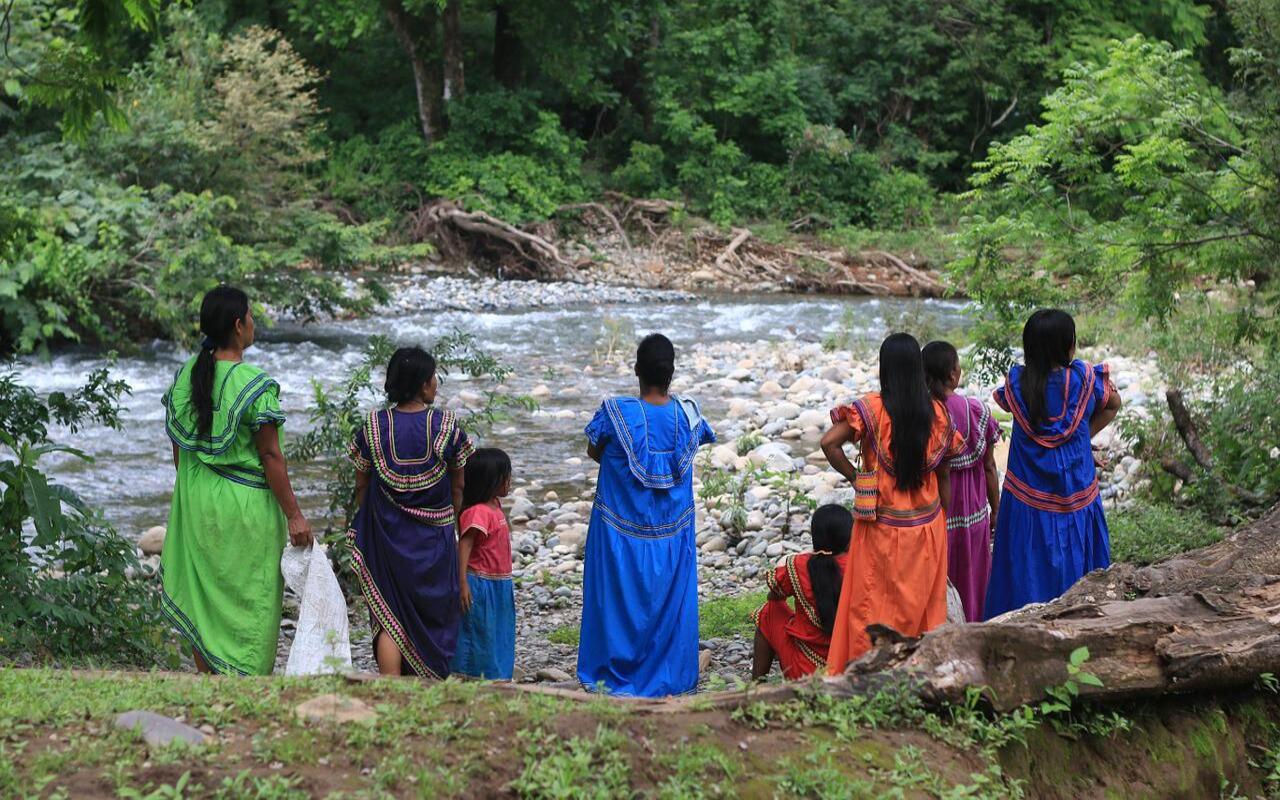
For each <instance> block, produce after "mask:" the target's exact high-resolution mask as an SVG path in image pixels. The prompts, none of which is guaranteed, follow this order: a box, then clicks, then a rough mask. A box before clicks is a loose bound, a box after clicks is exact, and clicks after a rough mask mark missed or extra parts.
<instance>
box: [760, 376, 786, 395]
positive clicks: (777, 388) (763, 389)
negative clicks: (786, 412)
mask: <svg viewBox="0 0 1280 800" xmlns="http://www.w3.org/2000/svg"><path fill="white" fill-rule="evenodd" d="M781 395H782V386H781V385H779V383H778V382H777V381H773V380H769V381H765V382H764V383H762V384H760V396H761V397H780V396H781Z"/></svg>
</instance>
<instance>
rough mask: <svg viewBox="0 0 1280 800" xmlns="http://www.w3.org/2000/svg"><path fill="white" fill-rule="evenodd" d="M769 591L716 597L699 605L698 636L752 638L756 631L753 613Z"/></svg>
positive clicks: (705, 637) (762, 603) (709, 637)
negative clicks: (752, 617)
mask: <svg viewBox="0 0 1280 800" xmlns="http://www.w3.org/2000/svg"><path fill="white" fill-rule="evenodd" d="M767 595H768V592H749V593H747V594H742V595H737V596H727V597H715V598H712V599H710V600H706V601H704V602H702V603H700V604H699V605H698V638H700V639H726V638H732V637H736V636H741V637H745V638H746V639H748V640H750V639H751V637H752V636H753V635H754V632H755V623H753V622H752V621H751V615H752V614H753V613H755V610H756V609H758V608H759V607H760V606H762V605H764V601H765V599H766V598H767Z"/></svg>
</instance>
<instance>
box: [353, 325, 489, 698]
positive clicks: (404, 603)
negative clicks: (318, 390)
mask: <svg viewBox="0 0 1280 800" xmlns="http://www.w3.org/2000/svg"><path fill="white" fill-rule="evenodd" d="M437 388H438V381H437V379H436V362H435V359H434V358H432V357H431V355H430V354H429V353H427V352H426V351H424V350H422V349H421V348H419V347H402V348H400V349H399V350H397V351H396V352H395V354H394V355H393V356H392V357H391V362H390V363H389V364H388V365H387V381H386V391H387V401H388V404H389V405H390V407H389V408H384V409H379V410H376V411H373V412H370V414H369V415H368V417H366V418H365V422H364V427H363V428H361V430H359V431H358V432H357V433H356V436H355V441H354V442H353V443H352V445H351V460H352V461H353V462H355V465H356V500H357V502H359V503H360V508H359V510H358V511H357V512H356V517H355V521H354V524H353V525H352V528H351V530H350V531H349V532H348V533H347V538H348V545H349V546H350V548H351V555H352V559H353V560H354V562H355V566H356V573H357V574H358V575H359V578H360V588H361V589H362V591H363V592H364V597H365V600H366V601H367V602H368V603H369V616H370V625H371V627H372V628H373V651H374V657H375V658H376V659H377V660H378V671H379V672H381V673H382V674H384V675H402V674H413V675H420V676H422V677H431V678H444V677H446V676H448V674H449V660H450V659H451V658H452V657H453V653H454V647H455V645H456V643H457V638H458V625H459V622H460V619H461V613H462V611H461V606H460V604H459V600H458V592H459V583H458V581H459V578H458V545H457V533H456V527H455V524H454V522H455V520H456V519H457V517H458V513H459V510H460V508H461V505H462V489H463V481H464V478H463V468H464V467H465V466H466V463H467V458H468V457H469V456H470V454H471V451H472V447H471V443H470V442H468V441H467V435H466V434H465V433H463V432H462V429H461V428H460V427H458V423H457V420H456V419H454V416H453V414H452V413H450V412H448V411H442V410H440V409H435V408H432V407H431V404H432V403H434V402H435V399H436V390H437Z"/></svg>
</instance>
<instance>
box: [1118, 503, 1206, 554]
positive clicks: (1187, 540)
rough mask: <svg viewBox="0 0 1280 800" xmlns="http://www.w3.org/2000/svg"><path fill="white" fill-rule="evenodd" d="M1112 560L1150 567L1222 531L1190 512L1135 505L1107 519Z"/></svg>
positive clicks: (1167, 507)
mask: <svg viewBox="0 0 1280 800" xmlns="http://www.w3.org/2000/svg"><path fill="white" fill-rule="evenodd" d="M1107 526H1108V527H1109V528H1110V529H1111V560H1112V561H1128V562H1131V563H1134V564H1150V563H1151V562H1153V561H1158V560H1159V559H1161V558H1167V557H1168V556H1172V555H1177V554H1178V553H1183V552H1186V551H1187V550H1194V549H1196V548H1197V547H1205V546H1207V545H1211V544H1213V543H1214V542H1217V541H1220V540H1221V539H1222V529H1221V528H1219V527H1218V526H1216V525H1214V524H1213V523H1212V522H1210V521H1209V520H1208V519H1206V518H1205V517H1204V516H1202V515H1201V514H1199V513H1197V512H1196V511H1194V510H1192V509H1181V508H1173V507H1171V506H1163V505H1136V506H1132V507H1130V508H1122V509H1119V510H1117V511H1114V512H1112V513H1111V514H1109V515H1108V516H1107Z"/></svg>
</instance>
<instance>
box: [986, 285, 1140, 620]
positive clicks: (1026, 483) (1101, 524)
mask: <svg viewBox="0 0 1280 800" xmlns="http://www.w3.org/2000/svg"><path fill="white" fill-rule="evenodd" d="M1022 347H1023V351H1024V358H1025V361H1026V364H1025V365H1019V366H1016V367H1014V368H1013V369H1012V370H1011V371H1010V372H1009V377H1008V378H1007V379H1006V380H1005V384H1004V386H1001V387H1000V388H999V389H997V390H996V392H995V396H994V397H995V401H996V404H997V405H999V406H1000V407H1001V408H1003V409H1004V410H1005V411H1008V412H1010V413H1011V414H1013V419H1014V426H1013V437H1012V439H1011V440H1010V444H1009V466H1008V470H1007V472H1006V474H1005V481H1004V492H1003V493H1002V495H1001V497H1000V513H999V514H998V515H997V516H996V520H997V521H996V533H995V552H994V553H993V554H992V559H991V579H990V582H989V583H988V585H987V598H986V606H985V609H984V611H985V614H986V618H987V619H991V618H992V617H995V616H999V615H1000V614H1003V613H1005V612H1006V611H1011V610H1013V609H1015V608H1021V607H1023V606H1025V605H1027V604H1028V603H1042V602H1046V601H1048V600H1052V599H1054V598H1055V597H1058V596H1059V595H1061V594H1062V593H1063V592H1065V591H1066V590H1067V589H1069V588H1070V587H1071V585H1072V584H1073V583H1075V582H1076V581H1078V580H1079V579H1080V578H1081V577H1082V576H1084V574H1085V573H1087V572H1090V571H1092V570H1095V569H1101V568H1104V567H1106V566H1107V565H1108V564H1110V563H1111V553H1110V550H1111V546H1110V539H1109V534H1108V531H1107V520H1106V517H1105V516H1104V514H1103V511H1102V499H1101V497H1099V495H1098V474H1097V468H1096V467H1095V465H1094V461H1093V448H1092V446H1091V445H1090V441H1091V440H1092V438H1093V437H1094V436H1095V435H1096V434H1097V433H1098V431H1100V430H1102V429H1103V428H1105V427H1106V426H1107V425H1109V424H1111V421H1112V420H1113V419H1115V417H1116V414H1117V413H1118V412H1119V411H1120V393H1119V392H1117V391H1116V388H1115V386H1114V385H1113V384H1112V382H1111V377H1110V373H1109V371H1108V368H1107V365H1106V364H1097V365H1090V364H1086V363H1085V362H1083V361H1080V360H1078V359H1076V358H1075V352H1076V324H1075V321H1074V320H1073V319H1072V318H1071V315H1070V314H1067V313H1066V312H1065V311H1057V310H1040V311H1037V312H1035V313H1034V314H1032V315H1031V318H1030V319H1028V320H1027V324H1026V326H1025V327H1024V328H1023V330H1022Z"/></svg>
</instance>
